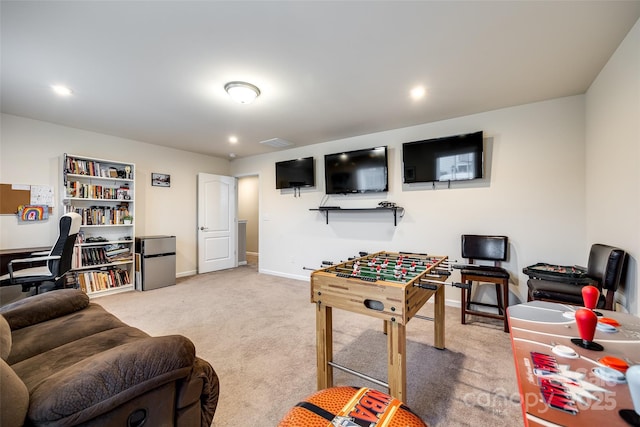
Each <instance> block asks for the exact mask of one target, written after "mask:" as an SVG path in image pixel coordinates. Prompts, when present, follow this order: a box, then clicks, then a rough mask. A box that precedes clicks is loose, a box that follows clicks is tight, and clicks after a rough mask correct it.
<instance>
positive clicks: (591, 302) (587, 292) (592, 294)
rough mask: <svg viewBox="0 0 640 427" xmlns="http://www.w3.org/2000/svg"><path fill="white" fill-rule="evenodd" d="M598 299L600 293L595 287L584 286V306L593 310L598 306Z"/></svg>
mask: <svg viewBox="0 0 640 427" xmlns="http://www.w3.org/2000/svg"><path fill="white" fill-rule="evenodd" d="M598 298H600V291H599V290H598V288H596V287H595V286H591V285H588V286H583V287H582V300H583V301H584V306H585V307H587V308H588V309H591V310H593V309H594V308H596V305H597V304H598Z"/></svg>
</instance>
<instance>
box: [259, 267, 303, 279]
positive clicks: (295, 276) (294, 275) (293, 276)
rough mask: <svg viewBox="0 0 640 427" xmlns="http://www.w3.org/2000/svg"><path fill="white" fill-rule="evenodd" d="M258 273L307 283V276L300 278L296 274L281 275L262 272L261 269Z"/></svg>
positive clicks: (272, 272)
mask: <svg viewBox="0 0 640 427" xmlns="http://www.w3.org/2000/svg"><path fill="white" fill-rule="evenodd" d="M258 272H259V273H263V274H268V275H270V276H278V277H285V278H287V279H294V280H302V281H305V282H309V276H300V275H297V274H288V273H281V272H279V271H271V270H264V269H262V268H261V269H259V270H258Z"/></svg>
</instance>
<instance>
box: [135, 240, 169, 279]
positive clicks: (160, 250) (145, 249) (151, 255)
mask: <svg viewBox="0 0 640 427" xmlns="http://www.w3.org/2000/svg"><path fill="white" fill-rule="evenodd" d="M136 252H137V253H138V254H140V273H141V276H142V277H141V279H142V280H140V281H139V282H136V289H137V290H139V291H148V290H151V289H157V288H162V287H165V286H171V285H175V284H176V236H140V237H136Z"/></svg>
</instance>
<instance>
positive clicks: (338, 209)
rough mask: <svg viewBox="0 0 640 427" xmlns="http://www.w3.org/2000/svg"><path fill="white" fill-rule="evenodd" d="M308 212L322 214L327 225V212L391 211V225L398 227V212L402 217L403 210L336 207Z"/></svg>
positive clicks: (397, 208) (393, 208)
mask: <svg viewBox="0 0 640 427" xmlns="http://www.w3.org/2000/svg"><path fill="white" fill-rule="evenodd" d="M309 210H310V211H319V212H322V213H323V214H324V217H325V219H326V222H327V224H329V212H336V213H340V212H385V211H391V212H393V225H394V226H397V225H398V212H400V218H402V216H403V215H404V208H402V207H400V206H395V207H378V208H346V209H345V208H338V207H330V208H329V207H322V206H320V207H318V208H313V209H309Z"/></svg>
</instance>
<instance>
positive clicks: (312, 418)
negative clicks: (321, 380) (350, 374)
mask: <svg viewBox="0 0 640 427" xmlns="http://www.w3.org/2000/svg"><path fill="white" fill-rule="evenodd" d="M342 425H363V426H364V425H366V426H371V427H374V426H375V427H427V425H426V424H425V423H424V421H422V420H421V419H420V417H418V416H417V415H416V414H414V413H413V412H411V410H410V409H409V408H407V407H406V406H405V405H404V404H403V403H402V402H401V401H399V400H398V399H395V398H393V397H391V396H389V395H388V394H386V393H382V392H380V391H378V390H375V389H370V388H366V387H363V388H357V387H333V388H328V389H326V390H320V391H318V392H316V393H314V394H312V395H311V396H308V397H307V398H305V400H303V401H302V402H300V403H298V404H297V405H296V406H294V407H293V408H291V410H290V411H289V412H288V413H287V414H286V415H285V416H284V418H283V419H282V421H280V423H279V424H278V427H331V426H342Z"/></svg>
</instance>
